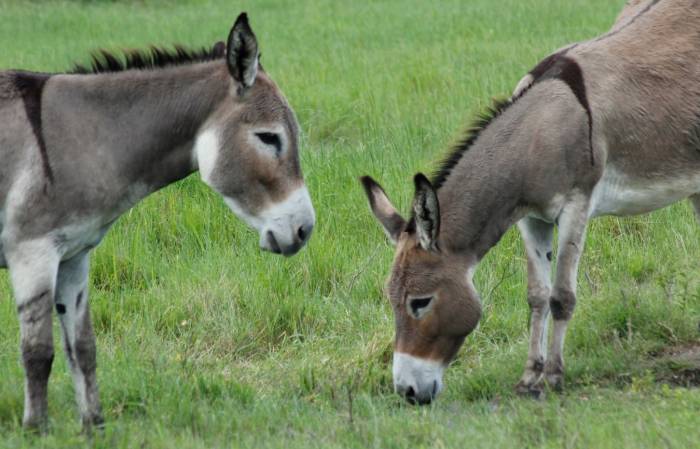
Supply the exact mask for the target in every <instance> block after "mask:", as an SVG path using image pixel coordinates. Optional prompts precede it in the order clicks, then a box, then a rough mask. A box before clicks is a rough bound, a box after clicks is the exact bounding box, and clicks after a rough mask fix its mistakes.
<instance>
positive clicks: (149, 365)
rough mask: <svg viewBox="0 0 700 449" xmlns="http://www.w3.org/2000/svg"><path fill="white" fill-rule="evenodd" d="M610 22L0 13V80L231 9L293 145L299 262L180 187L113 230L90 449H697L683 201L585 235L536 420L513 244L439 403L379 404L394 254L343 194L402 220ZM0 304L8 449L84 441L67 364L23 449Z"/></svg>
mask: <svg viewBox="0 0 700 449" xmlns="http://www.w3.org/2000/svg"><path fill="white" fill-rule="evenodd" d="M622 3H623V2H622V0H616V1H613V2H610V1H607V0H589V1H585V2H584V1H570V0H559V1H556V2H550V1H545V0H500V1H499V2H493V1H490V0H471V1H469V2H465V1H461V0H451V1H442V2H440V4H439V6H437V5H436V4H435V2H422V1H418V0H412V1H411V2H408V1H406V0H394V1H391V0H387V1H382V2H371V3H370V2H366V3H365V2H336V1H331V0H309V1H297V2H286V1H282V0H260V1H254V2H253V1H242V2H239V3H236V2H231V1H230V0H221V1H192V2H187V3H180V2H177V3H175V2H150V1H143V2H120V3H113V2H82V3H79V2H75V3H65V2H60V3H59V2H51V3H43V2H42V3H39V2H37V3H34V2H32V3H30V2H19V1H9V2H8V1H6V0H0V48H2V51H1V52H0V67H22V68H28V69H35V70H56V71H58V70H63V69H66V68H67V67H68V66H69V65H70V64H71V62H73V61H75V60H78V61H83V62H84V61H85V60H86V57H87V54H88V52H89V51H90V50H91V49H93V48H95V47H109V48H116V47H140V46H144V45H147V44H149V43H160V44H166V43H171V42H173V43H174V42H180V43H187V44H191V45H205V44H207V45H208V44H211V43H212V42H214V41H215V40H220V39H223V38H225V36H226V34H227V32H228V29H229V26H230V24H231V23H232V21H233V19H234V18H235V16H236V15H237V13H238V12H239V11H240V10H247V11H248V12H249V13H250V15H251V20H252V23H253V26H254V29H255V31H256V32H257V34H258V37H259V39H260V41H261V45H262V51H263V54H264V63H265V67H266V69H267V70H268V72H270V73H271V74H272V76H273V77H274V78H275V79H276V80H277V81H278V83H279V84H280V86H281V87H282V89H283V90H284V91H285V92H286V94H287V96H288V98H289V100H290V102H291V104H292V105H293V106H294V108H295V109H296V111H297V114H298V117H299V120H300V122H301V125H302V127H303V130H304V132H303V136H302V140H303V148H304V150H303V151H304V154H303V163H304V169H305V174H306V176H307V179H308V185H309V188H310V190H311V194H312V197H313V199H314V202H315V206H316V209H317V214H318V226H317V229H316V231H315V235H314V237H313V239H312V241H311V244H310V245H309V246H308V247H307V248H306V249H305V250H304V251H303V252H302V253H301V254H300V255H298V256H296V257H294V258H292V259H288V260H287V259H282V258H279V257H275V256H272V255H268V254H262V253H260V252H259V251H258V249H257V237H256V236H255V234H254V233H253V232H252V231H250V230H248V229H246V228H245V227H244V226H243V225H242V224H241V223H240V222H239V221H237V220H236V219H235V218H234V217H233V216H232V215H231V214H230V212H228V211H227V210H226V208H225V207H224V205H223V203H222V201H221V199H220V198H219V197H218V196H217V195H215V194H214V193H212V192H210V191H209V190H207V188H206V187H204V185H203V184H201V183H200V182H199V181H198V179H197V176H196V175H195V176H193V177H191V178H189V179H187V180H185V181H183V182H181V183H179V184H177V185H174V186H172V187H170V188H168V189H166V190H164V191H162V192H160V193H158V194H156V195H154V196H152V197H150V198H148V199H147V200H146V201H144V202H143V203H142V204H141V205H139V206H138V207H137V208H135V209H134V210H132V211H131V212H129V213H128V214H127V215H125V216H124V217H123V218H122V219H121V220H119V222H118V223H117V224H116V225H115V227H114V229H113V230H112V231H111V233H110V234H109V235H108V236H107V238H106V239H105V241H104V242H103V244H102V245H101V246H100V247H99V248H98V249H97V250H96V251H95V254H94V257H93V260H92V273H91V284H92V288H91V304H92V313H93V317H94V321H95V327H96V332H97V335H98V351H99V355H98V364H99V368H98V378H99V381H100V387H101V395H102V403H103V407H104V409H105V414H106V419H107V426H106V429H105V431H104V434H102V435H101V436H98V437H97V438H96V439H95V440H94V441H92V442H91V443H92V444H93V445H94V446H96V447H148V448H172V447H177V448H190V447H192V448H209V447H255V448H262V447H288V448H294V447H326V448H330V447H341V446H344V447H358V448H365V447H396V448H403V447H411V448H417V447H428V448H440V447H493V448H503V447H567V448H568V447H595V448H606V447H615V448H621V447H629V448H646V447H648V448H658V447H678V448H690V447H700V391H698V389H696V388H685V387H679V386H678V384H686V385H687V384H690V383H692V382H693V379H695V381H697V376H698V370H697V364H696V365H695V370H693V369H692V365H693V359H692V357H691V356H687V354H686V356H685V358H684V356H681V355H677V354H676V352H681V351H682V350H683V348H685V347H690V346H692V345H694V344H697V342H698V340H699V339H700V330H699V329H698V324H699V321H700V271H699V270H698V257H699V256H700V239H699V238H698V236H700V231H699V228H698V226H697V224H696V223H695V222H694V219H693V216H692V212H691V210H690V208H689V207H688V205H687V204H679V205H676V206H674V207H672V208H670V209H666V210H663V211H660V212H657V213H654V214H651V215H648V216H643V217H637V218H632V219H613V218H610V219H599V220H598V221H596V222H595V223H594V224H593V225H592V228H591V231H590V236H589V239H588V244H587V245H588V246H587V250H586V253H585V257H584V260H583V262H582V270H581V275H580V279H579V286H580V287H579V290H580V300H579V304H580V305H579V307H578V309H577V311H576V315H575V318H574V320H573V325H572V327H571V331H570V334H569V338H568V340H567V347H566V357H567V363H568V373H567V383H568V391H567V392H566V393H565V394H561V395H550V396H549V397H548V398H547V399H546V400H544V401H542V402H535V401H532V400H527V399H521V398H517V397H515V396H514V395H513V393H512V385H513V384H514V383H515V382H516V381H517V379H518V377H519V375H520V373H521V369H522V364H523V363H524V360H525V354H526V341H527V331H526V326H527V313H528V312H527V304H526V301H525V273H524V267H525V264H524V258H523V249H522V244H521V243H520V241H519V237H518V235H517V233H516V232H513V231H511V232H509V233H508V234H507V235H506V237H505V238H504V239H503V241H502V242H501V244H500V245H499V247H497V248H496V249H495V250H493V251H492V252H491V253H490V254H489V255H488V257H487V258H486V260H485V261H484V262H483V263H482V264H481V266H480V268H479V270H478V272H477V274H476V278H475V282H476V284H477V288H478V289H479V290H480V292H481V294H482V297H483V301H484V308H485V315H484V318H483V320H482V323H481V325H480V327H479V329H478V330H477V331H476V332H475V333H474V334H473V335H472V336H471V337H469V339H468V340H467V342H466V344H465V346H464V348H463V350H462V352H461V353H460V356H459V358H458V360H457V361H456V362H455V363H454V365H453V366H452V367H451V368H450V369H449V370H448V372H447V374H446V379H445V381H446V385H447V388H446V391H445V392H444V394H443V395H442V396H441V398H440V400H439V401H438V402H437V403H436V404H434V405H432V406H430V407H426V408H414V407H410V406H406V405H404V404H403V403H402V402H401V401H400V400H398V398H396V397H395V396H394V395H393V394H392V392H391V375H390V367H389V361H390V357H391V339H392V335H393V319H392V316H391V310H390V308H389V306H388V303H387V301H386V300H385V299H383V298H382V294H381V286H382V283H383V280H384V276H385V275H386V273H387V271H388V267H389V264H390V261H391V256H392V253H393V251H392V248H391V247H390V246H389V245H388V244H387V243H386V242H385V239H384V236H383V234H382V233H381V231H380V229H379V227H378V226H377V225H376V224H375V223H374V221H373V219H372V218H371V216H370V214H369V212H368V209H367V206H366V204H365V199H364V196H363V193H362V191H361V189H360V188H359V185H358V183H357V181H356V178H357V176H358V175H362V174H371V175H373V176H375V177H376V178H377V179H379V180H381V182H382V183H383V184H384V185H385V187H386V188H387V190H388V191H389V193H390V195H391V196H392V197H393V198H394V199H395V200H396V201H397V202H398V203H399V204H401V205H402V207H403V208H404V210H405V208H406V207H407V206H408V201H409V200H410V197H411V193H412V192H411V191H412V187H411V182H410V179H411V176H412V175H413V173H414V172H416V171H418V170H423V171H430V170H431V169H432V168H433V167H434V166H435V164H434V162H435V161H436V160H437V159H438V157H439V155H441V154H442V152H444V151H445V149H446V148H448V146H449V145H450V144H451V143H452V142H454V141H455V139H456V138H457V137H458V136H459V135H460V130H461V129H463V127H464V125H465V124H466V122H467V121H468V120H469V118H470V117H471V116H472V115H473V114H474V113H475V112H476V111H478V110H479V109H480V108H482V107H483V106H484V105H485V104H486V103H487V102H489V99H490V98H491V96H496V95H504V94H507V93H508V92H509V91H510V90H511V89H512V88H513V86H514V85H515V83H516V82H517V81H518V79H519V78H520V76H521V75H522V74H523V73H525V72H526V71H527V70H528V69H529V68H530V67H532V66H533V65H534V64H535V63H536V62H537V61H538V59H540V58H541V57H543V56H545V55H546V54H548V53H549V52H550V51H552V50H554V49H556V48H558V47H560V46H561V45H563V44H565V43H568V42H570V41H574V40H580V39H585V38H588V37H591V36H595V35H597V34H599V33H601V32H603V31H604V30H606V29H607V28H608V27H609V26H610V25H611V23H612V21H613V19H614V17H615V15H616V13H617V11H618V10H619V8H620V7H621V4H622ZM0 294H2V296H3V297H5V298H6V299H4V300H2V301H0V379H2V381H0V446H3V447H12V448H14V447H30V446H37V447H42V446H43V447H52V448H53V447H75V446H78V445H81V444H84V443H85V441H86V440H85V439H84V438H83V437H82V436H80V435H78V432H79V425H78V421H77V416H76V414H77V412H76V408H75V405H74V401H73V391H72V386H71V380H70V376H69V374H68V371H67V367H66V363H65V361H64V360H63V358H62V357H57V361H56V362H55V363H54V371H53V375H52V377H51V384H50V413H51V416H52V432H51V433H50V435H49V436H47V437H45V438H36V437H33V436H30V435H25V434H23V432H22V430H21V426H20V421H21V414H22V400H23V398H22V396H23V395H22V369H21V364H20V361H19V350H18V335H19V330H18V324H17V320H16V318H15V307H14V304H13V302H12V300H11V299H10V290H9V286H8V283H7V276H6V274H3V275H2V277H1V278H0ZM55 335H58V332H57V329H56V332H55ZM57 343H58V339H57ZM59 344H60V343H59ZM669 348H673V349H669ZM673 351H676V352H673ZM59 354H60V353H59ZM695 363H697V361H695ZM693 376H695V377H693Z"/></svg>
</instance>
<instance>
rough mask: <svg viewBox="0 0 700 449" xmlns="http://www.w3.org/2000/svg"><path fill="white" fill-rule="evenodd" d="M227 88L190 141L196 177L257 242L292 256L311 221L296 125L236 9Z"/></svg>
mask: <svg viewBox="0 0 700 449" xmlns="http://www.w3.org/2000/svg"><path fill="white" fill-rule="evenodd" d="M226 61H227V66H228V72H229V73H228V75H230V78H231V88H230V89H229V91H228V93H227V95H228V96H229V98H226V99H225V100H224V101H223V102H222V105H221V107H220V108H219V109H218V110H217V111H216V112H215V114H214V116H213V117H212V118H211V119H210V121H209V123H208V125H206V129H205V130H204V131H203V132H201V133H200V135H199V137H198V138H197V143H196V145H195V153H196V158H197V163H198V166H199V170H200V173H201V176H202V179H203V180H204V181H205V182H206V183H207V184H209V185H210V186H211V187H212V188H214V190H216V191H218V192H219V193H221V194H222V195H223V196H224V200H225V202H226V204H227V205H228V206H229V207H230V208H231V209H232V210H233V212H234V213H236V215H238V216H239V217H240V218H242V219H243V220H244V221H245V222H246V223H248V224H249V225H250V226H252V227H253V228H255V229H256V230H257V231H258V233H259V234H260V246H261V247H262V248H263V249H265V250H268V251H271V252H274V253H278V254H284V255H292V254H294V253H296V252H297V251H299V249H300V248H301V247H302V246H304V244H305V243H306V241H307V240H308V239H309V237H310V235H311V231H312V230H313V227H314V223H315V215H314V209H313V206H312V205H311V199H310V197H309V193H308V190H307V189H306V186H305V185H304V178H303V176H302V172H301V166H300V163H299V126H298V124H297V120H296V117H295V116H294V113H293V111H292V109H291V108H290V107H289V104H288V103H287V101H286V99H285V98H284V96H283V95H282V93H281V92H280V90H279V89H278V88H277V86H276V85H275V83H274V82H273V81H272V80H271V79H270V78H269V77H268V76H267V74H265V72H264V71H263V70H262V68H261V67H260V65H259V62H258V44H257V40H256V38H255V35H254V34H253V31H252V30H251V29H250V27H249V25H248V20H247V18H246V15H245V13H244V14H241V15H240V16H239V17H238V19H237V20H236V23H235V24H234V26H233V29H232V30H231V33H230V35H229V39H228V47H227V55H226Z"/></svg>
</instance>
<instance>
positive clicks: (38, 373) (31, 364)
mask: <svg viewBox="0 0 700 449" xmlns="http://www.w3.org/2000/svg"><path fill="white" fill-rule="evenodd" d="M53 356H54V354H53V345H51V344H46V343H35V344H31V343H22V363H23V365H24V369H25V371H26V374H27V379H28V380H29V381H30V382H46V380H47V379H48V378H49V375H50V374H51V365H52V364H53Z"/></svg>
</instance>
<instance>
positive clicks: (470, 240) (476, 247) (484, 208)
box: [437, 104, 527, 261]
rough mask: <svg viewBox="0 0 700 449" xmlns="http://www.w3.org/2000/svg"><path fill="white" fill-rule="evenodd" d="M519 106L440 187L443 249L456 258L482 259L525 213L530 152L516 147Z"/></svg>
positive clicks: (483, 134)
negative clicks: (524, 201) (524, 182)
mask: <svg viewBox="0 0 700 449" xmlns="http://www.w3.org/2000/svg"><path fill="white" fill-rule="evenodd" d="M516 106H519V105H517V104H514V105H512V106H510V107H509V108H508V110H505V111H504V112H503V113H502V114H501V115H499V116H497V117H496V118H494V119H493V120H492V121H491V122H490V123H489V124H488V125H487V126H486V128H485V129H483V130H482V131H481V132H480V133H479V135H478V137H477V139H476V141H475V142H474V143H473V144H472V145H471V146H470V147H469V148H468V149H466V150H465V151H464V153H463V154H462V156H461V158H460V160H459V162H458V163H457V164H456V165H455V166H454V168H453V169H452V170H451V172H450V174H449V176H448V177H447V178H446V179H445V180H444V182H443V184H442V185H441V187H440V188H439V189H438V192H437V193H438V199H439V203H440V222H441V225H440V226H441V228H440V245H441V246H443V247H444V248H446V249H448V250H449V251H450V252H451V253H453V254H461V255H465V256H469V257H474V258H476V261H478V260H480V259H481V258H482V257H483V256H484V255H485V254H486V253H487V252H488V250H489V249H490V248H492V247H493V246H494V245H496V243H498V241H499V240H500V239H501V237H502V236H503V234H504V233H505V232H506V231H507V230H508V229H509V228H510V227H511V226H512V225H513V224H514V223H515V222H516V221H517V220H519V219H520V218H521V217H522V216H523V215H524V214H525V209H524V208H523V207H522V206H523V179H524V177H525V176H526V173H525V170H526V169H525V167H526V164H525V163H524V158H525V157H526V151H524V150H525V149H524V148H521V147H520V146H519V145H518V143H516V141H519V142H522V137H523V136H522V134H523V130H522V129H521V128H522V127H521V126H520V125H521V123H522V121H523V118H522V115H521V114H518V113H517V111H512V109H519V108H516ZM516 135H518V136H517V138H516ZM526 139H527V138H526Z"/></svg>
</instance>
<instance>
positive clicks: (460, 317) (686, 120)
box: [362, 0, 700, 403]
mask: <svg viewBox="0 0 700 449" xmlns="http://www.w3.org/2000/svg"><path fill="white" fill-rule="evenodd" d="M698 42H700V2H699V1H691V0H661V1H659V0H653V1H647V2H630V4H629V5H628V6H627V8H626V9H625V11H623V13H622V14H621V15H620V17H619V19H618V21H617V23H616V24H615V26H614V27H613V28H612V30H611V31H610V32H609V33H607V34H605V35H603V36H600V37H598V38H596V39H593V40H590V41H587V42H581V43H578V44H574V45H571V46H569V47H566V48H564V49H563V50H560V51H558V52H556V53H554V54H553V55H551V56H549V57H548V58H546V59H544V60H543V61H542V62H541V63H540V64H538V65H537V66H536V67H535V68H534V69H533V70H532V71H531V72H530V73H529V74H528V75H527V76H525V78H523V80H522V81H521V82H520V83H519V84H518V87H517V88H516V91H515V93H514V95H513V97H512V98H511V99H510V100H509V101H507V102H504V103H501V104H498V105H497V106H496V107H495V108H494V109H493V110H492V111H491V114H489V115H488V116H487V117H484V118H483V119H482V120H481V121H480V122H479V123H477V127H476V128H475V129H473V130H471V132H470V135H469V136H468V137H467V139H466V140H465V141H464V142H463V143H462V144H460V145H459V146H458V148H456V149H455V150H454V152H453V153H452V154H451V155H450V156H449V157H448V159H447V160H446V161H445V162H444V163H443V165H442V167H441V169H440V171H439V172H438V174H437V175H436V176H435V178H434V179H433V181H432V183H431V182H430V181H428V179H426V178H425V177H424V176H423V175H421V174H418V175H416V177H415V188H416V194H415V198H414V201H413V213H412V218H411V219H410V220H408V221H406V220H404V218H402V217H401V216H400V215H399V213H398V212H397V211H396V209H395V208H394V207H393V206H392V204H391V203H390V201H389V199H388V198H387V196H386V195H385V193H384V191H383V190H382V188H381V187H380V186H379V185H378V184H377V183H375V182H374V181H373V180H372V179H371V178H369V177H365V178H363V179H362V182H363V184H364V187H365V190H366V193H367V196H368V197H369V202H370V206H371V209H372V211H373V213H374V214H375V216H376V217H377V218H378V220H379V221H380V222H381V224H382V225H383V227H384V229H385V230H386V232H387V234H388V235H389V237H390V238H391V239H392V241H394V242H395V243H396V256H395V258H394V263H393V267H392V270H391V275H390V279H389V292H388V294H389V297H390V300H391V303H392V306H393V309H394V314H395V318H396V341H395V353H394V366H393V374H394V385H395V388H396V390H397V392H399V393H400V394H402V395H403V396H405V397H406V398H407V399H408V400H409V401H411V402H418V403H427V402H430V401H431V400H432V399H434V398H435V397H436V395H437V394H438V393H439V392H440V390H441V388H442V373H443V370H444V368H445V367H446V366H447V364H448V363H449V362H450V360H451V359H452V358H453V357H454V356H455V354H456V353H457V350H458V349H459V347H460V345H461V344H462V342H463V341H464V339H465V337H466V336H467V335H468V334H469V333H470V332H472V331H473V330H474V328H475V326H476V325H477V323H478V321H479V317H480V314H481V305H480V300H479V296H478V294H477V292H476V290H475V289H474V286H473V284H472V276H471V274H472V272H473V270H474V269H475V267H476V265H477V264H478V262H479V261H480V260H481V259H482V258H483V257H484V255H485V254H486V252H487V251H488V250H489V249H490V248H491V247H493V246H494V245H495V244H496V243H497V242H498V241H499V239H500V238H501V236H502V235H503V234H504V233H505V231H506V230H507V229H508V228H510V227H511V226H512V225H513V224H515V223H516V222H517V224H518V228H519V229H520V232H521V234H522V236H523V240H524V242H525V247H526V250H527V257H528V294H527V299H528V303H529V305H530V310H531V324H530V327H531V328H530V332H531V336H530V346H529V353H528V358H527V362H526V364H525V372H524V373H523V375H522V378H521V379H520V382H519V383H518V385H517V387H516V389H517V391H518V392H521V393H525V394H535V395H538V394H539V393H540V392H541V391H542V388H543V386H544V384H545V383H547V384H549V385H550V386H551V387H553V388H561V386H562V381H563V374H564V360H563V357H562V350H563V346H564V336H565V334H566V328H567V324H568V322H569V320H570V319H571V316H572V314H573V311H574V306H575V304H576V277H577V267H578V263H579V257H580V256H581V251H582V249H583V243H584V235H585V231H586V224H587V222H588V220H589V219H590V218H593V217H596V216H600V215H634V214H641V213H645V212H649V211H653V210H655V209H659V208H662V207H665V206H667V205H669V204H672V203H675V202H677V201H680V200H682V199H685V198H690V200H691V202H692V204H693V205H694V207H695V209H696V211H697V212H698V214H700V121H698V117H699V116H700V45H698ZM699 217H700V215H699ZM555 225H557V226H558V227H559V239H558V254H557V264H556V273H555V276H554V283H553V284H552V282H551V277H550V266H551V257H552V235H553V230H554V226H555ZM550 311H551V314H552V317H553V326H552V327H553V335H552V338H551V340H550V342H549V348H548V350H547V352H546V354H545V344H546V340H547V336H546V335H547V319H548V315H549V314H550Z"/></svg>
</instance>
